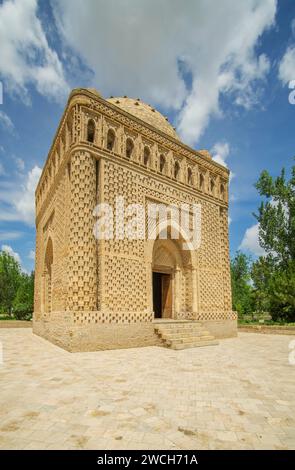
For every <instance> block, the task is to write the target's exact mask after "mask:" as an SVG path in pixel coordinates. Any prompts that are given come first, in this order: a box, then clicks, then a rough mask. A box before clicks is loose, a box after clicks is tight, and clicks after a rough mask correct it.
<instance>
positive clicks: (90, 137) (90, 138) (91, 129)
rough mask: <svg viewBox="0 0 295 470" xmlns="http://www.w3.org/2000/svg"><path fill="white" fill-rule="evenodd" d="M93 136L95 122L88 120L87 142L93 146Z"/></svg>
mask: <svg viewBox="0 0 295 470" xmlns="http://www.w3.org/2000/svg"><path fill="white" fill-rule="evenodd" d="M94 136H95V122H94V121H93V119H89V120H88V123H87V141H88V142H90V143H91V144H93V142H94Z"/></svg>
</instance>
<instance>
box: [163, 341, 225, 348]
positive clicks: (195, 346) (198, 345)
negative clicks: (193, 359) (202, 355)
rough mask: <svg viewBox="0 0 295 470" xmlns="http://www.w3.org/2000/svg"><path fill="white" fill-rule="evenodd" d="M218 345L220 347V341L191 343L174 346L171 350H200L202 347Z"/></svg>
mask: <svg viewBox="0 0 295 470" xmlns="http://www.w3.org/2000/svg"><path fill="white" fill-rule="evenodd" d="M216 345H218V341H217V340H216V339H214V340H210V341H193V342H191V343H180V344H174V345H171V346H170V349H175V350H180V349H188V348H199V347H201V346H216Z"/></svg>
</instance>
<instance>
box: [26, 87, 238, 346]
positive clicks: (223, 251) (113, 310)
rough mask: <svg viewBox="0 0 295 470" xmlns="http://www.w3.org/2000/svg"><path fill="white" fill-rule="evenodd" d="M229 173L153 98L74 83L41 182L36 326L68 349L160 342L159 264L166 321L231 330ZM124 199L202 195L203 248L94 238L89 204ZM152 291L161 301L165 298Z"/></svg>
mask: <svg viewBox="0 0 295 470" xmlns="http://www.w3.org/2000/svg"><path fill="white" fill-rule="evenodd" d="M228 176H229V171H228V170H227V169H226V168H224V167H222V166H221V165H219V164H217V163H215V162H214V161H212V159H211V157H210V154H209V153H208V152H207V151H205V150H202V151H195V150H193V149H191V148H189V147H187V146H186V145H184V144H183V143H182V142H181V140H180V139H179V137H178V136H177V134H176V132H175V129H174V128H173V127H172V126H171V125H170V123H169V122H168V121H167V119H166V118H165V117H164V116H162V115H161V114H160V113H159V112H158V111H156V110H154V109H153V108H152V107H151V106H149V105H147V104H145V103H143V102H141V101H140V100H138V99H131V98H127V97H124V98H121V97H119V98H111V99H109V100H105V99H103V98H102V97H101V96H100V95H99V93H98V92H97V91H96V90H93V89H76V90H73V91H72V93H71V95H70V97H69V100H68V104H67V106H66V109H65V111H64V114H63V116H62V119H61V122H60V125H59V127H58V129H57V132H56V135H55V138H54V141H53V144H52V146H51V148H50V151H49V155H48V158H47V161H46V163H45V166H44V169H43V172H42V175H41V178H40V181H39V184H38V187H37V190H36V231H37V234H36V278H35V312H34V322H33V324H34V332H35V333H37V334H39V335H41V336H43V337H45V338H47V339H49V340H50V341H52V342H54V343H56V344H58V345H60V346H62V347H64V348H66V349H68V350H71V351H79V350H80V351H83V350H95V349H106V348H108V349H109V348H115V347H132V346H145V345H155V344H159V338H158V337H157V336H156V335H155V333H154V327H153V322H154V319H155V316H159V312H157V309H159V308H163V305H162V306H161V307H159V305H156V304H155V297H154V291H155V289H156V288H155V285H154V284H153V282H154V281H153V279H154V280H155V276H154V273H158V274H160V276H161V279H162V281H161V282H164V281H163V279H164V276H165V275H166V278H165V279H166V281H167V279H168V278H167V276H168V277H169V283H168V284H167V286H169V289H168V291H169V295H168V294H167V295H168V297H169V302H168V304H169V305H166V306H165V319H166V318H170V319H171V320H198V321H203V322H205V323H206V328H207V329H208V330H210V326H211V328H212V331H213V332H214V335H215V336H217V337H218V336H219V337H224V336H232V335H234V334H236V314H235V313H234V312H232V310H231V286H230V269H229V248H228ZM117 196H123V198H124V204H125V207H126V206H127V205H129V204H135V203H140V204H141V205H142V207H144V208H145V209H147V207H148V204H150V203H160V204H163V205H164V206H167V205H176V206H179V205H180V204H182V203H186V204H199V205H200V206H201V222H202V224H201V245H200V247H199V248H197V249H193V250H191V251H190V250H188V251H185V250H184V249H183V247H182V242H183V239H182V238H180V239H179V240H172V239H168V240H158V239H157V240H147V238H146V235H147V233H144V229H142V230H143V233H142V235H143V237H141V239H136V240H127V239H126V238H123V239H113V240H96V239H95V237H94V235H93V227H94V223H95V221H96V219H95V216H94V213H93V210H94V208H95V206H96V204H97V203H99V202H105V203H108V204H109V205H110V206H111V207H113V208H114V207H115V202H116V198H117ZM153 228H154V229H157V223H154V226H153ZM117 229H118V227H116V225H115V224H114V232H115V233H116V230H117ZM168 229H169V227H168ZM119 232H120V230H119ZM169 233H170V232H169V230H168V234H169ZM168 238H170V236H168ZM157 282H158V281H157ZM167 286H166V288H167ZM157 289H160V291H161V294H160V295H161V296H162V304H163V302H164V301H167V298H168V297H167V298H165V299H164V297H163V292H164V291H163V289H164V288H163V285H162V286H160V284H158V287H157ZM161 289H162V290H161ZM168 291H167V292H168ZM163 299H164V300H163ZM161 315H162V316H164V314H163V312H162V314H161V312H160V316H161Z"/></svg>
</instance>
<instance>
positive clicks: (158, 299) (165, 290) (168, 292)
mask: <svg viewBox="0 0 295 470" xmlns="http://www.w3.org/2000/svg"><path fill="white" fill-rule="evenodd" d="M153 308H154V313H155V318H171V317H172V289H171V275H170V274H166V273H158V272H153Z"/></svg>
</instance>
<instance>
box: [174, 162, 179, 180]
mask: <svg viewBox="0 0 295 470" xmlns="http://www.w3.org/2000/svg"><path fill="white" fill-rule="evenodd" d="M179 171H180V166H179V163H178V162H175V163H174V178H175V179H176V180H177V179H178V178H179Z"/></svg>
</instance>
